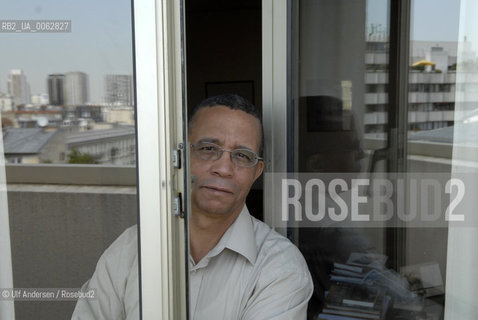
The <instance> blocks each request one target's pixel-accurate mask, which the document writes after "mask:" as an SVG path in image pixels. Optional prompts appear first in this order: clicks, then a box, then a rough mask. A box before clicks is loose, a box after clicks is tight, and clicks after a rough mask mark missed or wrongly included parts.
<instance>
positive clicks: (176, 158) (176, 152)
mask: <svg viewBox="0 0 478 320" xmlns="http://www.w3.org/2000/svg"><path fill="white" fill-rule="evenodd" d="M173 167H174V168H175V169H181V149H173Z"/></svg>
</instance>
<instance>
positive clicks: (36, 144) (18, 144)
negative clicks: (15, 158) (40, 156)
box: [3, 128, 56, 154]
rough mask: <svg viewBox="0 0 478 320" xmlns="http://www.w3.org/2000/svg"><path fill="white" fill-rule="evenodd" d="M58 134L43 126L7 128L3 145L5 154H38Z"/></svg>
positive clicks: (4, 132)
mask: <svg viewBox="0 0 478 320" xmlns="http://www.w3.org/2000/svg"><path fill="white" fill-rule="evenodd" d="M55 134H56V131H54V132H46V131H44V130H43V129H41V128H5V129H4V131H3V145H4V152H5V154H36V153H39V152H40V151H41V149H42V148H43V146H44V145H45V144H46V143H47V142H48V140H50V138H52V137H53V136H54V135H55Z"/></svg>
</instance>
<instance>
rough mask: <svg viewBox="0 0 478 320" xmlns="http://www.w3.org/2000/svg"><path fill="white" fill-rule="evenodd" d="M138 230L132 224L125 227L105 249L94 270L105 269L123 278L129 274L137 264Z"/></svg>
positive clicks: (114, 275) (112, 274)
mask: <svg viewBox="0 0 478 320" xmlns="http://www.w3.org/2000/svg"><path fill="white" fill-rule="evenodd" d="M137 235H138V231H137V226H136V225H134V226H132V227H129V228H128V229H126V230H125V231H124V232H123V233H122V234H121V235H120V236H119V237H118V238H117V239H116V240H115V241H114V242H113V243H112V244H111V245H110V246H109V247H108V249H106V250H105V252H104V253H103V255H102V256H101V258H100V260H99V261H98V264H97V268H96V271H97V272H101V271H102V270H101V269H104V271H107V272H108V273H110V274H111V276H113V277H118V278H123V277H126V276H127V275H129V273H130V272H131V270H132V269H133V268H135V267H136V266H137V260H138V236H137Z"/></svg>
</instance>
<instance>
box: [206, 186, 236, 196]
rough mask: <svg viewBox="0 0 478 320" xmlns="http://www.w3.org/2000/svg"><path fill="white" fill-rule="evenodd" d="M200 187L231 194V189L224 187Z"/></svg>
mask: <svg viewBox="0 0 478 320" xmlns="http://www.w3.org/2000/svg"><path fill="white" fill-rule="evenodd" d="M202 188H204V189H207V190H209V191H212V192H222V193H230V194H232V191H231V190H229V189H226V188H221V187H216V186H202Z"/></svg>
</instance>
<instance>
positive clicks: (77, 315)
mask: <svg viewBox="0 0 478 320" xmlns="http://www.w3.org/2000/svg"><path fill="white" fill-rule="evenodd" d="M136 234H137V233H136V227H133V228H129V229H128V230H126V231H125V232H124V233H123V234H122V235H121V236H120V237H118V239H116V240H115V242H113V244H112V245H111V246H110V247H109V248H108V249H107V250H106V251H105V252H104V253H103V255H102V256H101V258H100V259H99V261H98V264H97V266H96V270H95V272H94V274H93V276H92V277H91V279H90V280H89V281H88V282H86V283H85V284H84V285H83V287H82V289H83V290H85V291H86V290H88V289H94V290H95V293H96V295H95V299H79V300H78V302H77V304H76V307H75V310H74V312H73V316H72V320H89V319H95V320H103V319H115V320H116V319H127V320H130V319H131V320H132V319H139V298H138V296H139V294H138V293H139V286H138V262H137V241H136Z"/></svg>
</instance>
